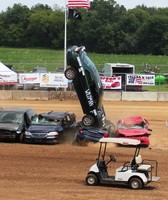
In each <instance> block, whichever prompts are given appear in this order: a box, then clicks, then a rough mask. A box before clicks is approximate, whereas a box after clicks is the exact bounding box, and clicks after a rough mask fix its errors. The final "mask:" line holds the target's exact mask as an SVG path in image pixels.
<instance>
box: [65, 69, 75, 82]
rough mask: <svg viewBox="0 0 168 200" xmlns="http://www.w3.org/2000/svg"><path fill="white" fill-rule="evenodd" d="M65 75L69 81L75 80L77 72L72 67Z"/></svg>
mask: <svg viewBox="0 0 168 200" xmlns="http://www.w3.org/2000/svg"><path fill="white" fill-rule="evenodd" d="M64 74H65V77H66V78H67V79H69V80H73V79H74V78H75V76H76V71H75V70H74V69H73V68H72V67H70V68H68V69H66V70H65V72H64Z"/></svg>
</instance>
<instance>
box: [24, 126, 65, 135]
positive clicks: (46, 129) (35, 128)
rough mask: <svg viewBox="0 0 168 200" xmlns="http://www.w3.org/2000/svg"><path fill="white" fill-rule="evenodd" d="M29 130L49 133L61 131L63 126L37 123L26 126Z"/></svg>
mask: <svg viewBox="0 0 168 200" xmlns="http://www.w3.org/2000/svg"><path fill="white" fill-rule="evenodd" d="M28 131H29V132H33V133H39V132H40V133H49V132H54V131H57V132H61V131H63V128H62V127H61V126H38V125H31V126H30V127H29V128H28Z"/></svg>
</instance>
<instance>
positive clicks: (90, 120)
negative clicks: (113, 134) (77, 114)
mask: <svg viewBox="0 0 168 200" xmlns="http://www.w3.org/2000/svg"><path fill="white" fill-rule="evenodd" d="M94 122H95V120H94V117H93V116H92V115H85V116H84V117H83V118H82V123H83V125H84V126H92V125H93V124H94Z"/></svg>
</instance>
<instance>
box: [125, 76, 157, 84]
mask: <svg viewBox="0 0 168 200" xmlns="http://www.w3.org/2000/svg"><path fill="white" fill-rule="evenodd" d="M126 79H127V82H126V85H151V86H152V85H155V75H151V74H148V75H143V74H127V78H126Z"/></svg>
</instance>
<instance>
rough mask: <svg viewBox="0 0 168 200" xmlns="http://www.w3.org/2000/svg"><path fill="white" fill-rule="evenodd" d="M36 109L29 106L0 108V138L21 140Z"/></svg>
mask: <svg viewBox="0 0 168 200" xmlns="http://www.w3.org/2000/svg"><path fill="white" fill-rule="evenodd" d="M36 114H37V113H36V111H35V110H34V109H31V108H2V109H0V139H1V140H14V141H16V142H23V135H24V132H25V130H26V128H28V126H29V125H30V123H31V120H32V118H33V117H34V116H35V115H36Z"/></svg>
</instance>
